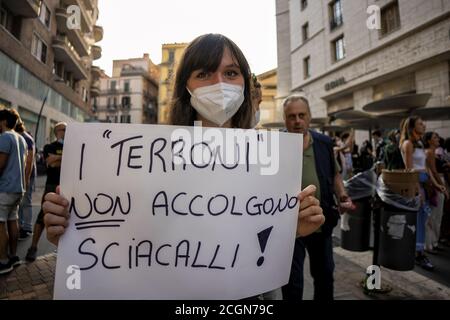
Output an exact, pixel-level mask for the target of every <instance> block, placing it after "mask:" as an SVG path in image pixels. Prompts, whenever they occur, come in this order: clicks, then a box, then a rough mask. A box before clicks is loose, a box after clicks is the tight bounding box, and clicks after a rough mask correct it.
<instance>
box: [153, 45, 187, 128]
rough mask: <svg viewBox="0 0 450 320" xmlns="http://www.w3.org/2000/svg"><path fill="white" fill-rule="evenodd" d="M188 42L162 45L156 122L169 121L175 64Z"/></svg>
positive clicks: (163, 122)
mask: <svg viewBox="0 0 450 320" xmlns="http://www.w3.org/2000/svg"><path fill="white" fill-rule="evenodd" d="M187 46H188V43H168V44H163V45H162V57H161V64H160V65H159V67H160V73H161V74H160V82H159V99H158V101H159V104H158V123H161V124H167V123H168V121H169V110H170V101H171V99H172V94H173V85H174V80H175V74H176V72H177V66H178V63H179V61H180V60H181V57H182V56H183V53H184V49H186V47H187Z"/></svg>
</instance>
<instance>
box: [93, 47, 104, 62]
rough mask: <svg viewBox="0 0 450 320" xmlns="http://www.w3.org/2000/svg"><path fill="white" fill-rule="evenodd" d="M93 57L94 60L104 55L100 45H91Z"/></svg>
mask: <svg viewBox="0 0 450 320" xmlns="http://www.w3.org/2000/svg"><path fill="white" fill-rule="evenodd" d="M91 52H92V58H93V59H94V60H98V59H100V58H101V57H102V47H100V46H95V45H94V46H92V47H91Z"/></svg>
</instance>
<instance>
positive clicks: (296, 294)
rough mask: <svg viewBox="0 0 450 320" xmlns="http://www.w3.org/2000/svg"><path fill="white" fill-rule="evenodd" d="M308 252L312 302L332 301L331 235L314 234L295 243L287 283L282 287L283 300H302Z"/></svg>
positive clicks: (332, 265) (332, 262) (332, 264)
mask: <svg viewBox="0 0 450 320" xmlns="http://www.w3.org/2000/svg"><path fill="white" fill-rule="evenodd" d="M306 250H308V255H309V264H310V271H311V276H312V277H313V279H314V300H333V297H334V284H333V283H334V279H333V273H334V260H333V243H332V238H331V234H330V235H327V236H325V235H324V234H323V233H322V232H315V233H313V234H311V235H309V236H307V237H303V238H297V239H296V241H295V248H294V257H293V259H292V267H291V275H290V278H289V283H288V284H287V285H285V286H284V287H282V291H283V300H302V299H303V282H304V281H303V279H304V277H303V265H304V262H305V254H306Z"/></svg>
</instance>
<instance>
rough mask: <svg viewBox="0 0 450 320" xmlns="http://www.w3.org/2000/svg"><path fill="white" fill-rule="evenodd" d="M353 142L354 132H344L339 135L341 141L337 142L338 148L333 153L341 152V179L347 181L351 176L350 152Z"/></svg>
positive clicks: (351, 162)
mask: <svg viewBox="0 0 450 320" xmlns="http://www.w3.org/2000/svg"><path fill="white" fill-rule="evenodd" d="M354 142H355V132H354V130H353V129H351V130H350V132H345V133H343V134H342V135H341V141H340V142H338V143H339V145H338V148H337V150H335V152H342V154H343V160H344V162H343V164H342V178H343V179H344V180H348V179H350V178H351V177H352V175H353V161H352V150H353V144H354Z"/></svg>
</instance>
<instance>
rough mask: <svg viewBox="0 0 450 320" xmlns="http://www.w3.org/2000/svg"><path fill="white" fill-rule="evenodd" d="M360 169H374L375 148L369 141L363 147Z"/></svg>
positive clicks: (360, 156)
mask: <svg viewBox="0 0 450 320" xmlns="http://www.w3.org/2000/svg"><path fill="white" fill-rule="evenodd" d="M359 158H360V167H361V170H362V171H366V170H370V169H372V167H373V148H372V144H371V143H370V141H369V140H365V141H364V142H363V144H362V146H361V153H360V155H359Z"/></svg>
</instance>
